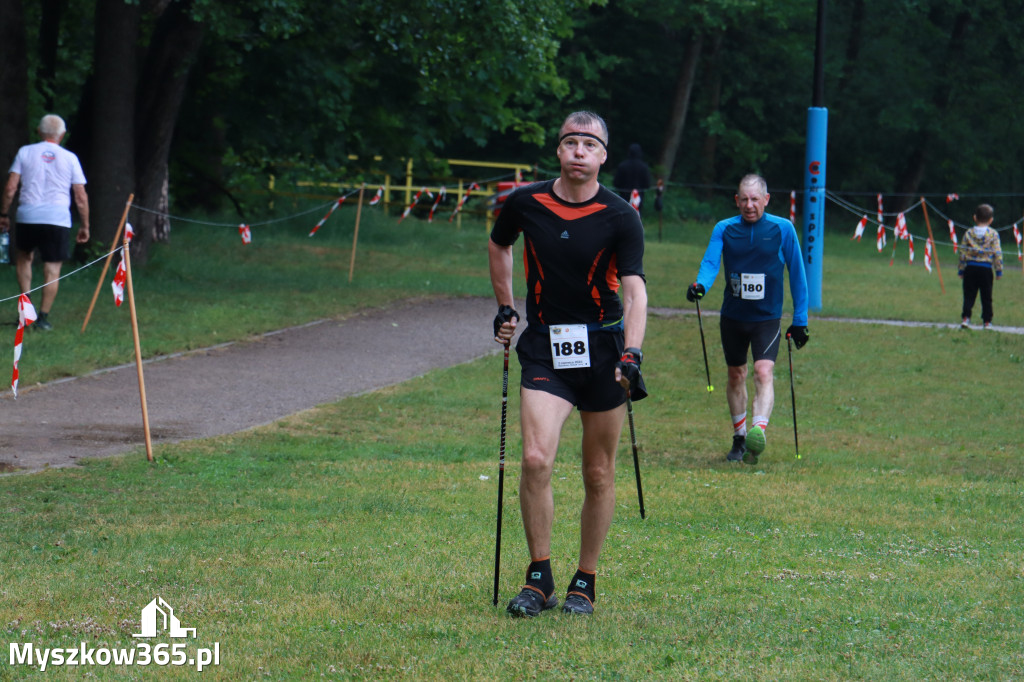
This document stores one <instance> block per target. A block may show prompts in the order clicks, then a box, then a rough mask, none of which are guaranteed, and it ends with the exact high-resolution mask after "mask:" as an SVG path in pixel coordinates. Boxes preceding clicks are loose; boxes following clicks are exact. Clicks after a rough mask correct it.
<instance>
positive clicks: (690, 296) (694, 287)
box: [686, 282, 704, 303]
mask: <svg viewBox="0 0 1024 682" xmlns="http://www.w3.org/2000/svg"><path fill="white" fill-rule="evenodd" d="M698 298H704V285H703V284H697V283H696V282H694V283H693V284H691V285H690V287H689V288H688V289H687V290H686V300H687V301H689V302H690V303H693V302H694V301H696V300H697V299H698Z"/></svg>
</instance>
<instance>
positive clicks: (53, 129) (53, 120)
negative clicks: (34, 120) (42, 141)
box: [39, 114, 68, 140]
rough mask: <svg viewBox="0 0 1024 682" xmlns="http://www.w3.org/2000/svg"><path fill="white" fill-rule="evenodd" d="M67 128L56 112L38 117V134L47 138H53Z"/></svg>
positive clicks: (64, 131)
mask: <svg viewBox="0 0 1024 682" xmlns="http://www.w3.org/2000/svg"><path fill="white" fill-rule="evenodd" d="M67 130H68V128H67V126H66V125H65V124H64V119H62V118H61V117H60V116H58V115H57V114H47V115H46V116H43V117H42V118H41V119H39V134H40V135H42V136H43V137H45V138H46V139H48V140H53V139H56V138H58V137H60V136H61V135H63V134H64V133H66V132H67Z"/></svg>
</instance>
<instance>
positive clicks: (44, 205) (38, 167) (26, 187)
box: [10, 140, 85, 227]
mask: <svg viewBox="0 0 1024 682" xmlns="http://www.w3.org/2000/svg"><path fill="white" fill-rule="evenodd" d="M10 172H12V173H17V174H18V175H20V176H21V197H20V199H19V201H18V216H17V221H18V222H19V223H28V224H33V225H59V226H62V227H71V186H72V185H84V184H85V173H83V172H82V164H81V163H79V161H78V157H77V156H75V155H74V154H73V153H71V152H69V151H68V150H66V149H64V148H63V147H61V146H60V145H59V144H54V143H53V142H47V141H45V140H44V141H43V142H37V143H35V144H29V145H25V146H24V147H22V148H21V149H19V150H18V155H17V156H15V157H14V163H12V164H11V171H10Z"/></svg>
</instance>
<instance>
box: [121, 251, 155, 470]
mask: <svg viewBox="0 0 1024 682" xmlns="http://www.w3.org/2000/svg"><path fill="white" fill-rule="evenodd" d="M123 249H124V251H123V255H122V258H124V274H125V283H124V287H125V289H127V290H128V308H129V310H130V311H131V314H132V339H133V340H134V342H135V368H136V371H137V372H138V375H139V399H140V401H141V402H142V432H143V433H144V434H145V436H146V459H147V460H149V461H150V462H152V461H153V441H152V439H151V438H150V434H149V408H148V407H147V406H146V380H145V379H144V378H143V376H142V347H141V345H140V344H139V318H138V316H136V314H135V288H134V287H133V286H132V259H131V254H130V252H129V249H128V239H125V240H124V247H123Z"/></svg>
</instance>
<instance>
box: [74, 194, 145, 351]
mask: <svg viewBox="0 0 1024 682" xmlns="http://www.w3.org/2000/svg"><path fill="white" fill-rule="evenodd" d="M134 198H135V195H134V194H129V195H128V201H126V202H125V204H124V213H122V214H121V222H120V224H119V225H118V226H117V232H116V233H115V234H114V241H113V242H112V243H111V244H110V253H108V254H107V260H106V261H105V262H104V263H103V272H101V273H100V281H99V282H96V291H94V292H93V294H92V301H91V302H90V303H89V310H88V312H86V313H85V321H84V322H82V331H81V333H82V334H84V333H85V328H86V326H87V325H88V324H89V318H90V317H92V309H93V308H94V307H95V306H96V299H97V298H98V297H99V295H100V287H102V286H103V280H104V279H106V278H107V269H108V268H109V267H110V259H111V258H113V257H114V253H115V252H116V251H117V242H119V241H120V240H121V231H122V230H123V229H124V223H125V221H126V220H128V209H129V208H131V206H132V199H134Z"/></svg>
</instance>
